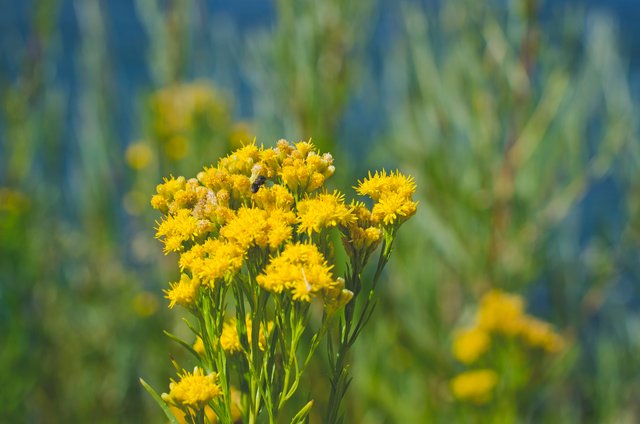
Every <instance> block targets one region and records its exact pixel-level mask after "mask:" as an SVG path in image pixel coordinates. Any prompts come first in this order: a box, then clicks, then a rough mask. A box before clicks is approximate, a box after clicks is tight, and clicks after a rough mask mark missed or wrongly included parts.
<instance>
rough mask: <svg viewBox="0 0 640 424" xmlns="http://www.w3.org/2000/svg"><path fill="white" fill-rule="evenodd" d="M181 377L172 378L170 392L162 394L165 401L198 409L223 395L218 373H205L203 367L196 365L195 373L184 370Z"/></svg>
mask: <svg viewBox="0 0 640 424" xmlns="http://www.w3.org/2000/svg"><path fill="white" fill-rule="evenodd" d="M179 377H180V381H179V382H176V381H175V380H173V379H171V383H170V384H169V394H167V393H163V394H162V399H163V400H164V401H165V402H168V403H170V404H173V405H177V406H181V407H190V408H193V409H196V410H197V409H201V408H202V407H203V406H204V405H205V404H207V403H208V402H209V401H210V400H212V399H215V398H217V397H218V396H221V395H222V391H221V389H220V386H219V385H218V375H217V374H216V373H210V374H207V375H205V374H204V370H203V369H202V368H198V367H195V368H194V369H193V373H190V372H188V371H184V372H183V373H182V374H181V375H179Z"/></svg>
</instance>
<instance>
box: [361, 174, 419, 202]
mask: <svg viewBox="0 0 640 424" xmlns="http://www.w3.org/2000/svg"><path fill="white" fill-rule="evenodd" d="M356 190H357V192H358V194H360V195H361V196H369V197H371V198H372V199H373V200H375V201H378V200H379V199H380V197H382V195H384V194H388V193H396V194H398V195H399V196H400V197H406V198H408V197H410V196H411V195H413V193H415V191H416V183H415V180H414V179H413V177H411V176H406V175H403V174H401V173H400V171H396V172H395V173H394V172H391V173H390V174H389V175H387V171H385V170H384V169H383V170H382V171H376V173H375V174H374V175H371V172H369V176H368V177H367V178H365V179H364V180H363V181H359V182H358V187H356Z"/></svg>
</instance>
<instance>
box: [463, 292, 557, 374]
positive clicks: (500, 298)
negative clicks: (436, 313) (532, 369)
mask: <svg viewBox="0 0 640 424" xmlns="http://www.w3.org/2000/svg"><path fill="white" fill-rule="evenodd" d="M491 334H502V335H505V336H508V337H519V338H521V339H522V340H524V341H525V343H527V344H528V345H529V346H531V347H534V348H541V349H544V350H545V351H546V352H549V353H555V352H558V351H560V350H562V348H563V346H564V340H563V338H562V336H560V335H559V334H558V333H556V332H555V331H554V330H553V328H552V327H551V325H549V324H548V323H546V322H544V321H541V320H539V319H537V318H535V317H532V316H530V315H527V314H526V313H525V312H524V301H523V299H522V297H520V296H517V295H514V294H508V293H505V292H502V291H500V290H491V291H489V292H488V293H486V294H485V295H484V296H483V297H482V299H481V301H480V308H479V310H478V313H477V316H476V322H475V323H474V324H473V325H472V326H471V327H469V328H466V329H462V330H458V331H457V332H456V334H455V336H454V340H453V354H454V356H455V357H456V359H458V360H459V361H460V362H462V363H465V364H471V363H474V362H475V361H476V360H477V359H478V358H479V357H480V356H482V355H483V354H484V353H485V352H486V351H487V350H488V349H489V347H490V345H491Z"/></svg>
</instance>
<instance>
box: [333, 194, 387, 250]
mask: <svg viewBox="0 0 640 424" xmlns="http://www.w3.org/2000/svg"><path fill="white" fill-rule="evenodd" d="M351 211H352V214H353V216H354V217H355V220H352V221H350V222H348V223H346V225H345V228H344V234H345V236H344V237H343V238H342V244H343V245H344V247H345V249H346V250H347V253H348V254H349V256H355V255H356V254H357V253H358V252H363V253H364V256H368V255H369V254H370V253H371V252H373V251H374V250H375V249H376V247H378V245H379V244H380V241H381V240H382V230H381V229H380V226H379V225H378V224H377V223H376V222H375V221H374V219H373V214H372V213H371V211H370V210H369V209H367V207H366V206H365V204H364V203H362V202H352V203H351Z"/></svg>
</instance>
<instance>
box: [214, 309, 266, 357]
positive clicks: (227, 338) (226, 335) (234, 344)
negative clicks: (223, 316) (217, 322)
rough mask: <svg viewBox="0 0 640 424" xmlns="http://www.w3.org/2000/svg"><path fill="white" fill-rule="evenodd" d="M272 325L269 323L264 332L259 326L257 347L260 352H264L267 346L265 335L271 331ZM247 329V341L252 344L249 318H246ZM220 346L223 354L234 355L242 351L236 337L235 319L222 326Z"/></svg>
mask: <svg viewBox="0 0 640 424" xmlns="http://www.w3.org/2000/svg"><path fill="white" fill-rule="evenodd" d="M272 326H273V323H269V325H268V327H267V331H266V332H265V329H264V326H263V325H260V339H259V340H258V347H259V348H260V350H264V349H265V347H266V345H267V339H266V334H268V333H269V331H271V327H272ZM245 328H246V329H247V341H248V342H249V344H251V343H252V338H251V333H252V323H251V318H249V317H247V319H246V327H245ZM220 346H222V349H223V350H224V351H225V352H228V353H232V354H233V353H236V352H241V351H242V344H241V343H240V336H239V335H238V326H237V322H236V320H235V318H232V319H230V320H229V321H228V322H225V323H224V324H223V326H222V334H221V335H220Z"/></svg>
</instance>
